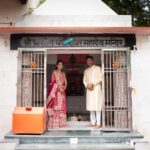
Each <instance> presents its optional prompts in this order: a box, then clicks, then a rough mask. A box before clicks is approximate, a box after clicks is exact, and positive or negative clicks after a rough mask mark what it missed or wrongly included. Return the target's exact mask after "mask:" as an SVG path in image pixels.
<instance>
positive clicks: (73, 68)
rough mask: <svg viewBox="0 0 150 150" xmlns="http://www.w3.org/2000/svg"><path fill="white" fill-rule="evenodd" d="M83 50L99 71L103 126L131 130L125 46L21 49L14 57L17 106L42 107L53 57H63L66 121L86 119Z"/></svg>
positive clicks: (127, 62)
mask: <svg viewBox="0 0 150 150" xmlns="http://www.w3.org/2000/svg"><path fill="white" fill-rule="evenodd" d="M87 54H90V55H92V56H93V57H94V60H95V64H97V65H99V66H101V68H102V72H103V81H102V93H103V111H102V125H103V130H107V131H117V130H119V131H129V130H131V122H132V120H131V96H130V92H129V91H128V88H129V79H130V63H129V62H130V55H129V50H126V49H125V48H123V49H119V50H116V49H114V50H112V49H107V50H98V49H95V50H94V49H87V48H86V49H82V48H81V49H80V48H78V49H77V50H76V49H67V48H66V49H59V50H58V49H54V50H52V49H49V50H46V49H39V50H37V49H23V50H19V57H18V60H19V61H18V91H17V93H18V100H17V105H18V106H25V107H26V106H32V107H43V106H44V107H45V106H46V101H47V93H46V91H47V84H48V83H49V80H50V75H51V72H52V70H53V69H54V68H55V66H56V65H55V64H56V61H57V60H58V59H62V60H63V61H64V71H65V73H66V75H67V81H68V88H67V92H66V94H67V112H68V114H67V115H68V121H76V122H77V123H79V122H81V121H84V122H86V121H89V112H87V111H86V109H85V108H86V107H85V106H86V105H85V104H86V101H85V88H84V86H83V82H82V79H83V71H84V70H85V68H86V64H85V62H84V58H85V56H86V55H87Z"/></svg>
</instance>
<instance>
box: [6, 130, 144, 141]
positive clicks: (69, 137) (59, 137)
mask: <svg viewBox="0 0 150 150" xmlns="http://www.w3.org/2000/svg"><path fill="white" fill-rule="evenodd" d="M134 138H136V139H137V138H142V136H141V134H139V133H138V132H135V131H132V132H103V131H100V130H52V131H47V132H45V133H44V134H42V135H14V134H13V133H12V132H9V133H8V134H7V135H6V136H5V139H18V140H19V142H20V143H22V144H26V143H28V144H30V143H31V144H33V143H49V144H50V143H51V144H53V143H55V144H61V143H63V144H65V143H66V144H69V143H70V142H71V141H77V142H78V143H79V144H85V143H91V144H92V143H124V142H130V140H131V139H134Z"/></svg>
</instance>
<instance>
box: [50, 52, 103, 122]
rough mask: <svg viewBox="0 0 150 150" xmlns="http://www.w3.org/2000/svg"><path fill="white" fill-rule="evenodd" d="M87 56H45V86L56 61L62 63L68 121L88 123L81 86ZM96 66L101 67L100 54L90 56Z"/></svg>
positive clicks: (84, 91)
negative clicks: (65, 78) (65, 84)
mask: <svg viewBox="0 0 150 150" xmlns="http://www.w3.org/2000/svg"><path fill="white" fill-rule="evenodd" d="M87 55H88V54H73V53H72V54H48V55H47V86H48V84H49V82H50V76H51V73H52V71H53V70H54V69H55V67H56V62H57V60H62V61H63V63H64V69H63V71H64V72H65V74H66V77H67V90H66V96H67V97H66V100H67V117H68V121H78V122H79V121H89V120H90V118H89V116H90V115H89V112H88V111H86V90H85V87H84V85H83V74H84V70H85V69H86V68H87V65H86V61H85V57H86V56H87ZM91 55H92V56H93V58H94V62H95V64H96V65H99V66H101V59H100V58H101V56H100V54H91Z"/></svg>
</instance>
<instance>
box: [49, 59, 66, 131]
mask: <svg viewBox="0 0 150 150" xmlns="http://www.w3.org/2000/svg"><path fill="white" fill-rule="evenodd" d="M56 68H57V69H56V70H54V71H53V72H52V75H51V81H50V84H49V87H48V92H47V93H48V104H47V111H48V126H47V127H48V129H51V128H62V127H67V115H66V93H65V90H66V88H67V80H66V76H65V73H64V72H63V71H62V69H63V62H62V61H61V60H58V61H57V67H56Z"/></svg>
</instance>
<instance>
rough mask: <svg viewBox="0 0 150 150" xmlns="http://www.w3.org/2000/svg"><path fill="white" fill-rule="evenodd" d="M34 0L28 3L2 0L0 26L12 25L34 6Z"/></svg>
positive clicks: (16, 0) (17, 0)
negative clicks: (22, 3)
mask: <svg viewBox="0 0 150 150" xmlns="http://www.w3.org/2000/svg"><path fill="white" fill-rule="evenodd" d="M31 2H32V1H31V0H29V3H28V4H27V5H21V3H20V2H19V0H13V1H11V0H1V2H0V26H11V24H10V23H12V26H14V24H15V23H16V22H18V21H20V20H21V19H22V18H24V16H25V14H26V13H27V12H28V10H29V7H31V6H32V3H31Z"/></svg>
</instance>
